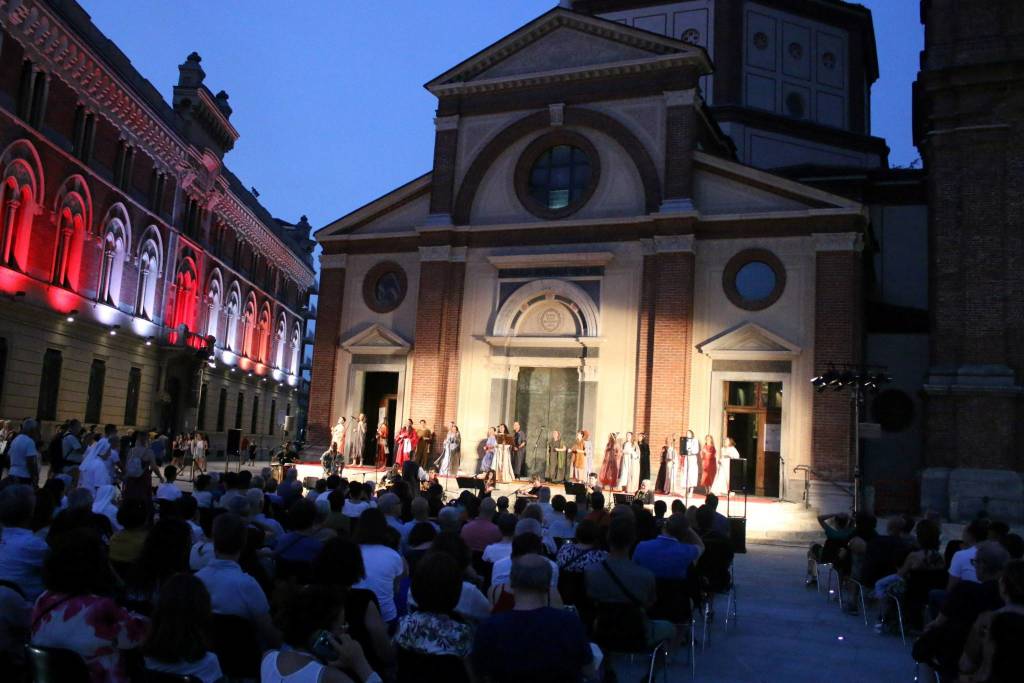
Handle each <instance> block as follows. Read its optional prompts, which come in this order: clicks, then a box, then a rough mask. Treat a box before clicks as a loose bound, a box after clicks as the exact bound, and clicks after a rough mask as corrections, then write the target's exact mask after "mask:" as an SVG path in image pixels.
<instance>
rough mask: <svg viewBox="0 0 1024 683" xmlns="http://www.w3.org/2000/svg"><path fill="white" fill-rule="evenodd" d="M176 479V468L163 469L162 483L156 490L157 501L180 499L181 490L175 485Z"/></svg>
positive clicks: (172, 466)
mask: <svg viewBox="0 0 1024 683" xmlns="http://www.w3.org/2000/svg"><path fill="white" fill-rule="evenodd" d="M177 479H178V468H177V467H175V466H174V465H168V466H167V467H165V468H164V483H162V484H160V486H158V487H157V489H156V499H157V500H178V499H179V498H181V489H179V488H178V485H177V484H176V483H175V482H176V481H177Z"/></svg>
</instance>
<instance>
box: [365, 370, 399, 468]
mask: <svg viewBox="0 0 1024 683" xmlns="http://www.w3.org/2000/svg"><path fill="white" fill-rule="evenodd" d="M397 408H398V373H397V372H367V373H366V379H365V384H364V386H363V405H362V407H361V409H360V412H362V413H363V414H364V415H366V443H365V445H364V446H363V454H364V455H363V462H364V463H365V462H370V463H372V462H373V458H375V457H376V453H377V428H378V427H379V426H380V423H381V422H382V421H383V420H387V422H388V448H389V450H391V451H393V450H394V440H395V419H396V416H395V413H396V412H397ZM371 454H372V455H371ZM394 457H395V456H394V453H389V455H388V461H389V462H390V461H391V460H392V459H393V458H394Z"/></svg>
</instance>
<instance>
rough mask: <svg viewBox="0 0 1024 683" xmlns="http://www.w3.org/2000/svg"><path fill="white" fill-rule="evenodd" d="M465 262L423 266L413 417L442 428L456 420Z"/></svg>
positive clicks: (417, 319) (424, 264)
mask: <svg viewBox="0 0 1024 683" xmlns="http://www.w3.org/2000/svg"><path fill="white" fill-rule="evenodd" d="M465 276H466V264H465V263H451V262H447V261H427V262H424V263H422V264H421V266H420V285H419V300H418V302H417V304H416V333H415V342H414V344H415V345H414V347H413V372H412V397H411V399H410V401H409V417H411V418H412V419H413V420H415V421H417V422H418V421H419V420H426V421H427V426H428V427H430V429H432V430H434V431H437V430H438V429H441V428H443V426H444V424H445V423H446V422H448V421H449V420H454V419H455V413H456V410H457V402H458V383H459V324H460V321H461V319H462V292H463V286H464V282H465Z"/></svg>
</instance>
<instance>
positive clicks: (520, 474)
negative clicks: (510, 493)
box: [512, 420, 528, 479]
mask: <svg viewBox="0 0 1024 683" xmlns="http://www.w3.org/2000/svg"><path fill="white" fill-rule="evenodd" d="M512 473H513V474H514V475H515V476H516V479H525V478H526V477H527V475H528V472H527V471H526V432H524V431H523V427H522V425H520V424H519V421H518V420H516V421H515V422H513V423H512Z"/></svg>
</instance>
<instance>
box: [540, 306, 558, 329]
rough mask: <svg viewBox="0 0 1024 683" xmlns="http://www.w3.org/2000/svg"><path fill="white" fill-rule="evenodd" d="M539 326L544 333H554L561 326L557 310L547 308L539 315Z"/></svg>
mask: <svg viewBox="0 0 1024 683" xmlns="http://www.w3.org/2000/svg"><path fill="white" fill-rule="evenodd" d="M540 326H541V328H542V329H543V330H544V331H545V332H554V331H555V330H557V329H558V328H559V327H561V326H562V314H561V313H559V312H558V310H557V309H554V308H549V309H548V310H546V311H544V313H542V314H541V316H540Z"/></svg>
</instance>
